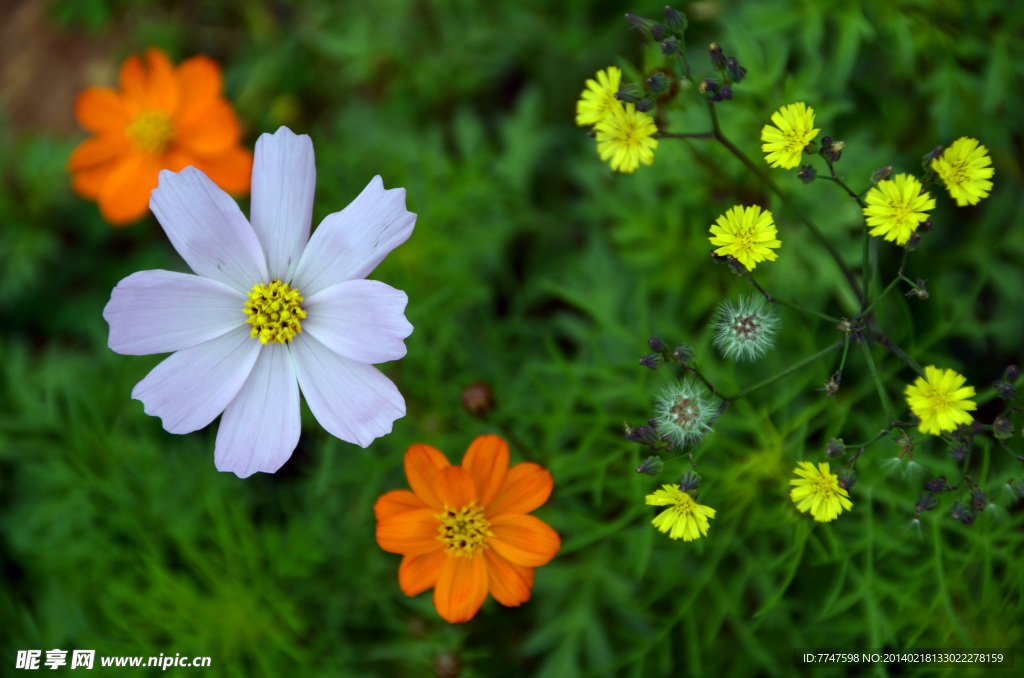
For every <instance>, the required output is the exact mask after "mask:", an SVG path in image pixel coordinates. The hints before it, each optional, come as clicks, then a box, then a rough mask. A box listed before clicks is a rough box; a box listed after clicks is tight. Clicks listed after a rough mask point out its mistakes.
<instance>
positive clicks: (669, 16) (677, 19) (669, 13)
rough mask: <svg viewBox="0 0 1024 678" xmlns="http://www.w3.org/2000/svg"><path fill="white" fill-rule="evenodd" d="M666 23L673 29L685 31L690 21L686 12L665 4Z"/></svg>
mask: <svg viewBox="0 0 1024 678" xmlns="http://www.w3.org/2000/svg"><path fill="white" fill-rule="evenodd" d="M665 24H666V25H667V26H668V27H669V28H671V29H672V30H673V31H685V30H686V27H687V25H689V22H688V21H687V20H686V15H685V14H683V13H682V12H680V11H679V10H677V9H672V8H671V7H669V6H668V5H665Z"/></svg>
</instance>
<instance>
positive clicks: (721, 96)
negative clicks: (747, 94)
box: [711, 85, 732, 101]
mask: <svg viewBox="0 0 1024 678" xmlns="http://www.w3.org/2000/svg"><path fill="white" fill-rule="evenodd" d="M731 99H732V85H722V86H721V87H720V88H719V89H718V94H716V95H715V96H713V97H712V98H711V100H712V101H729V100H731Z"/></svg>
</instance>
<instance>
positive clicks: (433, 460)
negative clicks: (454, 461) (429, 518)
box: [405, 443, 449, 511]
mask: <svg viewBox="0 0 1024 678" xmlns="http://www.w3.org/2000/svg"><path fill="white" fill-rule="evenodd" d="M448 465H449V464H448V459H447V457H445V456H444V455H443V454H441V452H440V451H438V450H437V449H435V448H433V447H431V446H430V445H424V444H423V443H416V444H415V445H412V446H410V447H409V449H408V450H406V452H405V476H406V477H407V478H408V479H409V487H411V488H412V491H413V492H415V493H416V494H417V495H418V496H419V498H420V499H422V500H423V501H425V502H426V503H427V506H429V507H431V508H433V509H436V510H437V511H440V510H441V509H443V508H444V503H443V502H442V501H441V500H440V499H438V498H437V492H436V491H435V490H434V476H436V475H437V472H438V471H440V470H441V469H443V468H445V467H447V466H448Z"/></svg>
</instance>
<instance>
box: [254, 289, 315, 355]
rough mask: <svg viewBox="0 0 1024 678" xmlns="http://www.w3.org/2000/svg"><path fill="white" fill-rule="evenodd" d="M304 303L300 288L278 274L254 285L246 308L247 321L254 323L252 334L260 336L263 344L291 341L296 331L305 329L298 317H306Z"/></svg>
mask: <svg viewBox="0 0 1024 678" xmlns="http://www.w3.org/2000/svg"><path fill="white" fill-rule="evenodd" d="M301 303H302V295H301V294H299V291H298V290H293V289H291V287H289V286H288V283H283V282H281V281H280V280H278V279H277V278H274V279H273V280H272V281H271V283H270V284H269V285H261V284H257V285H253V286H252V292H250V293H249V301H247V302H245V309H244V310H245V312H246V313H248V314H249V319H248V320H246V322H247V323H249V324H250V325H252V330H251V331H250V332H249V336H251V337H252V338H253V339H259V340H260V343H261V344H266V343H269V342H276V343H278V344H283V343H285V342H286V341H291V340H292V338H293V337H294V336H295V335H296V334H301V333H302V324H301V323H300V322H299V321H300V320H301V319H302V318H305V317H306V312H305V311H303V310H302V306H300V305H299V304H301Z"/></svg>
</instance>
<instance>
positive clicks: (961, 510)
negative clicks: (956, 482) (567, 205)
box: [949, 501, 974, 525]
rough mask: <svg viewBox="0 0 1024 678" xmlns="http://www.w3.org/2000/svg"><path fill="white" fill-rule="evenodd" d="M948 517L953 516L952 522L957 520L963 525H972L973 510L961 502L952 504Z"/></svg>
mask: <svg viewBox="0 0 1024 678" xmlns="http://www.w3.org/2000/svg"><path fill="white" fill-rule="evenodd" d="M949 515H951V516H953V520H959V521H960V522H961V523H963V524H964V525H971V524H972V523H974V510H973V509H971V507H970V506H968V505H967V504H965V503H963V502H962V501H958V502H956V503H955V504H953V508H951V509H950V510H949Z"/></svg>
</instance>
